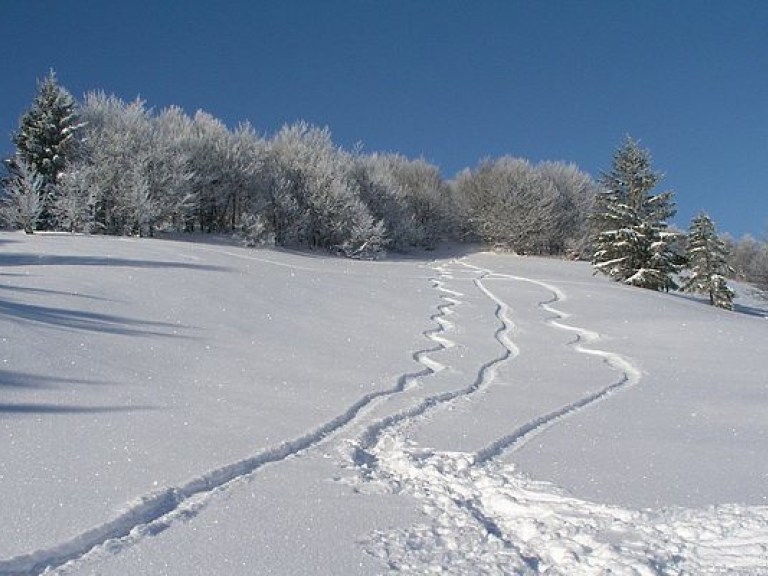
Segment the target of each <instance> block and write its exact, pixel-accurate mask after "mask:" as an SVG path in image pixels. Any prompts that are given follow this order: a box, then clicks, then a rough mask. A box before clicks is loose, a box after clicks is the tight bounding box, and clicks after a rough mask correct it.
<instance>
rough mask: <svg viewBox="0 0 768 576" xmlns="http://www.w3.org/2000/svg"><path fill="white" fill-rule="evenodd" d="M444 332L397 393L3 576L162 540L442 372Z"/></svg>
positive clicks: (24, 561) (6, 565)
mask: <svg viewBox="0 0 768 576" xmlns="http://www.w3.org/2000/svg"><path fill="white" fill-rule="evenodd" d="M450 305H451V304H450V303H446V304H442V305H441V306H440V307H438V310H439V311H438V313H437V314H435V315H433V316H432V319H433V321H437V318H438V317H439V316H442V315H443V314H444V313H445V312H444V308H445V307H446V306H450ZM440 330H441V328H438V329H436V330H428V331H427V332H425V333H424V335H425V336H426V337H428V338H431V339H433V340H434V341H435V342H439V346H438V347H435V348H431V349H426V350H421V351H418V352H416V353H414V354H413V359H414V360H415V361H417V362H419V363H421V364H422V365H423V366H425V368H424V369H423V370H420V371H417V372H411V373H407V374H403V375H402V376H400V377H399V378H398V379H397V382H396V384H395V385H394V386H393V387H391V388H389V389H386V390H381V391H378V392H371V393H369V394H366V395H365V396H363V397H361V398H360V399H359V400H358V401H357V402H355V403H354V404H353V405H352V406H350V407H349V408H348V409H347V410H346V411H345V412H344V413H342V414H340V415H339V416H337V417H335V418H333V419H332V420H330V421H328V422H327V423H325V424H324V425H322V426H320V427H319V428H317V429H315V430H313V431H311V432H308V433H306V434H304V435H303V436H301V437H299V438H296V439H294V440H290V441H287V442H284V443H282V444H280V445H278V446H276V447H273V448H268V449H266V450H264V451H262V452H259V453H258V454H257V455H255V456H252V457H250V458H245V459H243V460H239V461H237V462H233V463H230V464H226V465H224V466H222V467H220V468H217V469H214V470H211V471H209V472H207V473H205V474H203V475H202V476H199V477H197V478H194V479H192V480H190V481H189V482H187V483H186V484H184V485H182V486H178V487H173V488H165V489H162V490H158V491H156V492H152V493H150V494H147V495H144V496H141V497H140V498H138V499H136V500H134V501H133V502H131V503H129V504H128V505H127V506H126V507H125V510H124V512H122V513H121V514H119V515H118V516H117V517H116V518H114V519H112V520H109V521H107V522H105V523H103V524H101V525H98V526H95V527H93V528H91V529H90V530H87V531H85V532H83V533H81V534H78V535H77V536H75V537H73V538H71V539H69V540H67V541H64V542H61V543H59V544H56V545H54V546H51V547H49V548H43V549H39V550H35V551H33V552H30V553H27V554H21V555H18V556H15V557H13V558H10V559H7V560H2V559H0V576H16V575H22V574H24V575H37V574H42V573H48V572H49V571H50V570H53V569H55V568H58V567H62V566H66V565H67V564H68V563H71V562H74V561H77V560H81V559H85V558H90V557H93V556H95V555H98V554H101V553H103V552H106V553H110V554H112V553H115V552H119V551H120V550H122V549H125V548H127V547H129V546H132V545H135V544H136V543H138V542H139V541H140V540H142V539H143V538H145V537H147V536H154V535H156V534H159V533H160V532H162V531H164V530H166V529H168V528H170V527H171V526H172V525H173V524H174V523H175V522H178V521H186V520H188V519H190V518H192V517H194V516H196V515H197V514H198V513H199V512H200V510H201V509H202V508H203V507H204V506H205V505H206V504H207V502H208V500H209V499H210V497H211V496H212V495H214V494H215V493H216V492H218V491H221V490H224V489H226V488H228V487H229V486H230V485H232V484H233V483H235V482H236V481H238V480H243V479H245V478H246V477H248V476H249V475H251V474H253V473H254V472H256V471H257V470H259V469H260V468H262V467H263V466H266V465H268V464H274V463H278V462H280V461H283V460H286V459H287V458H290V457H293V456H299V455H301V454H303V453H305V452H307V451H308V450H309V449H311V448H314V447H316V446H318V445H319V444H321V443H323V442H324V441H326V440H328V439H329V438H331V437H332V436H334V435H335V434H337V433H338V432H340V431H341V430H342V429H343V428H344V427H345V426H347V425H349V424H350V423H352V422H353V421H354V420H355V419H356V418H357V417H358V416H359V415H360V414H361V413H362V412H364V410H365V409H366V408H369V407H370V406H371V405H372V404H374V403H375V402H376V401H379V400H381V399H383V398H386V397H387V396H392V395H395V394H399V393H402V392H404V391H405V390H407V389H408V388H409V387H410V385H411V383H412V382H413V381H415V380H418V379H419V378H420V377H423V376H426V375H428V374H431V373H432V372H436V371H439V370H442V369H443V368H444V367H443V366H442V365H441V364H439V363H438V362H435V361H432V360H429V359H427V355H428V354H429V353H433V352H436V351H438V350H441V349H443V348H444V347H445V346H446V344H447V343H446V342H444V341H442V340H441V338H440V336H439V335H438V332H440Z"/></svg>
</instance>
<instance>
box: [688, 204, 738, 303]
mask: <svg viewBox="0 0 768 576" xmlns="http://www.w3.org/2000/svg"><path fill="white" fill-rule="evenodd" d="M685 256H686V259H687V261H688V268H689V269H690V274H689V275H688V276H687V277H686V278H685V280H684V282H683V290H685V291H686V292H698V293H701V294H707V295H708V296H709V303H710V304H712V305H714V306H717V307H719V308H725V309H727V310H731V309H732V308H733V296H734V294H733V290H731V289H730V288H729V287H728V284H727V282H726V280H725V277H726V275H727V274H728V272H730V271H732V270H731V269H730V267H729V266H728V252H727V249H726V246H725V242H723V241H722V240H721V239H720V238H719V237H718V235H717V229H716V228H715V224H714V222H712V220H711V219H710V217H709V216H707V215H706V214H704V213H702V214H699V215H698V216H696V217H695V218H694V219H693V221H692V222H691V226H690V230H689V232H688V245H687V247H686V251H685Z"/></svg>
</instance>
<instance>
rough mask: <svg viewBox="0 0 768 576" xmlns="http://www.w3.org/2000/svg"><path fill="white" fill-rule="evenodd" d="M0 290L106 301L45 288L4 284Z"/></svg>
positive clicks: (96, 297) (0, 285)
mask: <svg viewBox="0 0 768 576" xmlns="http://www.w3.org/2000/svg"><path fill="white" fill-rule="evenodd" d="M0 276H5V274H0ZM17 276H24V277H25V278H26V277H27V276H25V275H24V274H17ZM0 290H7V291H9V292H21V293H23V294H43V295H46V296H47V295H52V296H72V297H74V298H85V299H87V300H100V301H102V302H106V301H108V300H107V299H106V298H100V297H98V296H89V295H88V294H76V293H74V292H65V291H63V290H49V289H46V288H28V287H25V286H8V285H5V284H0Z"/></svg>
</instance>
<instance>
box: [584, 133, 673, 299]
mask: <svg viewBox="0 0 768 576" xmlns="http://www.w3.org/2000/svg"><path fill="white" fill-rule="evenodd" d="M660 179H661V175H660V174H659V173H657V172H654V171H653V170H652V168H651V157H650V153H649V152H648V151H647V150H645V149H643V148H640V146H639V145H638V143H637V142H636V141H634V140H633V139H632V138H631V137H629V136H627V138H626V140H625V141H624V143H623V144H622V146H620V147H619V148H618V149H617V150H616V152H615V153H614V156H613V167H612V169H611V171H610V172H604V173H603V174H602V177H601V178H600V184H601V185H602V186H603V188H604V190H603V191H601V192H599V193H598V194H597V197H596V198H595V208H594V212H593V218H592V223H593V225H594V227H595V228H594V229H595V235H594V240H593V243H594V248H595V252H594V255H593V257H592V264H593V266H594V268H595V271H599V272H602V273H603V274H606V275H608V276H610V277H611V278H613V279H614V280H616V281H618V282H623V283H625V284H629V285H632V286H638V287H641V288H649V289H651V290H662V289H668V288H670V287H673V286H674V285H675V284H674V282H673V280H672V274H673V273H675V272H676V271H677V270H678V269H679V267H680V262H679V260H680V257H679V255H678V254H676V253H675V251H674V250H673V246H674V243H675V242H676V239H677V238H678V237H679V234H678V233H676V232H672V231H670V230H669V229H668V226H667V220H668V219H669V218H671V217H672V216H674V214H675V205H674V202H673V201H672V193H671V192H662V193H660V194H652V190H653V189H654V188H655V187H656V184H658V182H659V180H660Z"/></svg>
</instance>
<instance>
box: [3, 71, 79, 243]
mask: <svg viewBox="0 0 768 576" xmlns="http://www.w3.org/2000/svg"><path fill="white" fill-rule="evenodd" d="M79 127H80V126H79V124H78V121H77V115H76V114H75V101H74V99H73V98H72V96H71V95H70V94H69V92H67V91H66V90H65V89H64V88H62V87H61V86H59V84H58V83H57V82H56V75H55V73H54V72H53V70H51V71H50V72H49V74H48V76H47V77H46V78H45V79H44V80H42V81H38V83H37V95H36V96H35V100H34V102H33V103H32V106H31V107H30V109H29V110H28V111H27V112H25V113H24V115H23V116H22V117H21V119H20V121H19V129H18V130H17V131H16V133H15V134H14V135H13V143H14V145H15V146H16V156H15V157H14V158H11V159H10V161H9V164H10V165H11V167H13V165H14V164H17V163H18V162H19V161H20V160H21V161H23V162H25V163H26V164H28V165H29V166H30V167H31V168H33V169H34V171H35V172H36V173H37V174H38V175H39V176H40V178H41V180H42V186H41V187H40V193H41V197H40V203H41V206H42V214H41V217H40V225H41V226H42V227H44V228H51V227H53V224H54V223H53V221H52V220H53V218H52V215H51V212H50V207H51V205H52V204H53V202H54V201H55V198H54V197H53V196H54V191H55V186H56V183H57V180H58V178H59V175H60V174H62V172H63V171H64V167H65V165H66V161H67V156H68V155H69V154H70V152H71V150H72V146H73V144H74V138H75V133H76V132H77V129H78V128H79Z"/></svg>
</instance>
